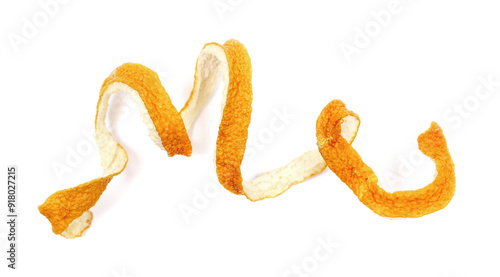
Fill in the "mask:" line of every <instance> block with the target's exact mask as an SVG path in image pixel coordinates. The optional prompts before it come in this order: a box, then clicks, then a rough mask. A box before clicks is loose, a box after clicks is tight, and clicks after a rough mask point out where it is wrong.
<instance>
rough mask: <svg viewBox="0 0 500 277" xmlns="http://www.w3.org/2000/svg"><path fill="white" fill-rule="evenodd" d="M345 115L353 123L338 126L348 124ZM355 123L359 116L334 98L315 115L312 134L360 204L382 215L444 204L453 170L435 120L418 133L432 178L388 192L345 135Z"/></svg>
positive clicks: (418, 211) (405, 213)
mask: <svg viewBox="0 0 500 277" xmlns="http://www.w3.org/2000/svg"><path fill="white" fill-rule="evenodd" d="M346 119H348V121H351V122H353V124H357V125H355V126H354V125H353V126H351V127H347V128H346V127H345V126H342V125H346V124H347V125H350V124H349V123H347V121H346ZM356 122H357V123H356ZM358 126H359V117H358V116H357V115H356V114H355V113H353V112H352V111H349V110H347V109H346V107H345V105H344V103H342V101H340V100H334V101H332V102H330V103H329V104H328V105H327V106H326V107H325V108H324V109H323V111H322V112H321V114H320V116H319V117H318V120H317V122H316V136H317V139H318V148H319V151H320V153H321V156H322V157H323V159H324V160H325V161H326V164H327V165H328V167H329V168H330V169H331V170H332V171H333V172H334V173H335V174H336V175H337V176H338V177H339V178H340V179H341V180H342V181H343V182H344V183H346V184H347V186H349V188H350V189H351V190H352V191H353V192H354V194H355V195H357V196H358V198H359V200H360V201H361V202H362V203H363V204H365V205H366V206H367V207H368V208H370V209H371V210H372V211H374V212H375V213H377V214H379V215H381V216H385V217H421V216H423V215H426V214H429V213H433V212H435V211H438V210H441V209H443V208H444V207H446V205H448V203H449V202H450V201H451V199H452V198H453V195H454V193H455V170H454V164H453V161H452V159H451V156H450V153H449V151H448V147H447V145H446V139H445V137H444V135H443V131H442V130H441V128H440V127H439V125H438V124H437V123H436V122H432V123H431V126H430V128H429V129H427V131H425V132H424V133H422V134H421V135H420V136H419V137H418V145H419V149H420V151H422V153H424V154H425V155H426V156H428V157H430V158H431V159H432V160H433V161H434V162H435V163H436V170H437V174H436V176H435V179H434V181H433V182H432V183H430V184H429V185H427V186H425V187H423V188H421V189H418V190H414V191H411V190H409V191H396V192H394V193H388V192H386V191H385V190H383V189H382V188H381V187H380V186H379V184H378V182H379V181H378V178H377V176H376V175H375V173H374V172H373V170H372V169H371V168H370V167H368V166H367V165H366V164H365V163H364V162H363V161H362V160H361V157H360V156H359V154H358V153H357V152H356V150H354V148H353V147H352V145H351V144H350V143H349V142H348V141H347V140H346V139H345V137H346V135H347V136H348V134H345V132H347V133H349V132H351V130H356V131H357V128H358ZM343 133H344V134H343ZM351 133H352V132H351ZM352 135H355V134H354V133H353V134H352Z"/></svg>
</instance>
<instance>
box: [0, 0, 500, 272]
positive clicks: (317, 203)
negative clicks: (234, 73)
mask: <svg viewBox="0 0 500 277" xmlns="http://www.w3.org/2000/svg"><path fill="white" fill-rule="evenodd" d="M46 2H48V0H41V2H40V3H46ZM389 3H390V1H388V0H382V1H380V0H377V1H335V2H334V1H245V0H242V1H235V0H233V1H230V2H227V0H220V1H212V0H206V1H175V2H174V1H162V2H160V1H68V3H66V4H58V6H57V7H58V8H57V9H55V8H54V7H52V12H51V13H52V16H49V17H47V20H46V22H44V15H43V13H46V11H44V9H43V7H42V6H41V5H40V4H39V2H37V1H33V0H30V1H2V4H0V23H1V24H0V28H1V29H0V33H1V39H0V55H1V56H0V60H1V64H0V76H1V86H2V92H1V102H2V108H1V116H0V122H1V125H0V126H1V129H2V131H1V132H2V133H1V144H0V150H1V152H0V159H1V165H2V168H3V169H2V170H3V171H4V172H5V173H3V174H2V176H4V178H6V177H5V176H6V167H7V165H10V164H15V165H17V166H18V172H19V191H18V201H19V207H18V212H19V214H20V218H19V220H20V223H19V231H18V239H19V243H18V245H19V248H18V258H19V259H18V268H19V270H17V271H13V270H10V269H7V265H6V261H5V260H4V258H2V259H1V260H2V262H0V272H1V273H0V275H1V276H38V275H42V276H45V275H48V274H50V275H51V276H109V277H117V276H129V277H130V276H133V277H139V276H299V275H287V274H288V273H289V272H288V270H291V269H292V267H294V266H298V267H300V268H301V270H302V272H303V273H304V274H308V275H309V276H429V277H430V276H432V277H434V276H440V277H458V276H499V275H500V268H499V266H498V261H499V259H500V252H499V249H500V236H499V235H498V234H499V233H500V227H499V224H498V220H499V212H500V201H498V195H499V194H500V186H499V185H500V184H499V182H500V181H499V180H498V171H499V168H500V167H499V166H500V162H499V160H498V157H499V156H500V146H499V141H500V132H499V130H500V125H499V124H498V123H499V119H500V109H499V108H498V105H499V104H500V87H498V86H497V87H493V89H492V91H491V92H490V91H488V90H485V89H484V88H483V89H482V90H480V92H481V93H482V94H481V95H480V96H481V98H482V99H478V98H477V96H475V94H474V93H475V90H476V88H477V87H478V86H481V82H480V81H479V79H480V78H486V79H487V78H488V76H491V77H490V78H491V79H492V80H494V81H496V82H499V81H500V70H499V68H498V66H499V65H500V51H499V49H500V36H499V34H498V27H499V26H500V14H499V11H500V4H499V3H498V1H493V0H491V1H430V0H420V1H410V0H401V1H400V2H396V4H395V5H396V6H397V5H398V4H397V3H399V6H398V8H397V12H396V13H392V15H391V18H390V20H388V21H389V22H387V24H385V25H387V26H382V27H380V24H379V23H374V22H376V21H375V19H374V16H373V13H376V14H380V11H382V10H384V11H388V5H389ZM214 5H219V6H220V7H221V8H223V7H224V5H226V8H227V7H229V8H228V10H226V11H225V12H224V11H221V10H219V12H218V10H217V9H216V8H215V7H214ZM389 10H390V9H389ZM34 16H35V19H33V17H34ZM23 18H26V20H27V21H29V22H34V21H36V22H35V23H37V24H38V25H39V27H37V31H36V33H34V34H33V33H32V34H31V37H29V38H27V37H26V36H25V40H23V41H22V42H21V43H20V44H19V45H16V44H13V43H12V42H11V40H10V39H11V38H12V37H13V36H19V37H21V36H23V34H22V29H23V28H26V27H23V26H25V25H26V24H28V23H26V21H24V20H23ZM377 24H378V25H377ZM367 26H368V27H369V28H372V29H370V30H371V31H372V33H371V35H372V36H371V37H369V39H370V41H369V42H366V43H365V45H360V44H359V42H358V46H360V47H358V48H357V49H358V51H357V52H356V53H354V54H352V55H348V57H349V58H350V62H349V61H348V59H347V56H346V55H345V54H344V53H343V51H342V48H341V45H344V46H345V45H346V44H349V45H352V46H353V47H356V44H355V37H356V36H357V34H358V33H357V31H356V29H357V28H359V29H360V30H362V31H363V32H366V31H365V28H366V27H367ZM377 26H379V27H380V30H377V29H376V28H377ZM28 35H29V34H28ZM358 35H359V34H358ZM19 37H17V38H18V39H19ZM230 38H235V39H238V40H239V41H240V42H242V43H243V44H244V45H245V46H246V47H247V49H248V52H249V54H250V57H251V59H252V66H253V79H252V82H253V90H254V102H253V114H252V123H251V124H250V130H249V136H250V137H253V138H254V140H255V141H256V142H257V143H259V145H261V146H260V148H262V150H257V151H256V153H257V154H256V155H254V159H252V160H251V161H249V160H248V156H247V157H246V159H245V160H244V162H243V169H242V170H243V174H244V178H245V179H247V180H248V179H251V178H254V177H255V176H257V175H258V174H260V173H263V172H266V171H269V170H272V169H275V168H277V167H280V166H283V165H284V164H286V163H287V162H288V161H290V160H291V159H293V158H295V157H297V156H298V155H300V154H301V153H303V152H304V151H306V150H310V149H313V148H314V147H316V137H315V123H316V119H317V116H318V115H319V113H320V112H321V109H322V108H323V107H324V106H325V105H326V104H327V103H328V102H329V101H331V100H333V99H341V100H342V101H344V103H346V105H347V108H349V109H351V110H353V111H354V112H356V113H358V114H359V116H360V118H361V126H360V130H359V133H358V136H357V138H356V140H355V142H354V144H353V145H354V147H355V148H356V149H357V151H358V152H359V153H360V155H361V157H362V158H363V159H364V161H365V162H366V163H367V164H368V165H369V166H371V167H372V168H373V169H374V171H375V172H376V173H377V175H378V176H379V178H380V179H381V180H382V181H383V183H384V184H383V186H384V188H385V189H386V190H388V191H394V190H405V189H416V188H419V187H423V186H425V185H426V184H428V183H430V182H431V181H432V179H433V174H434V171H435V167H434V165H433V163H432V161H430V160H425V161H423V162H422V163H419V162H418V159H416V158H415V157H414V153H415V151H416V150H417V149H418V148H417V141H416V139H417V136H418V135H419V134H420V133H422V132H423V131H425V130H426V129H427V128H428V127H429V126H430V123H431V121H436V122H438V123H439V124H440V125H441V127H442V128H443V130H444V134H445V136H446V138H447V141H448V146H449V149H450V153H451V155H452V157H453V159H454V162H455V165H456V179H457V183H456V194H455V197H454V198H453V199H452V201H451V203H450V204H449V205H448V206H447V207H446V208H445V209H443V210H441V211H438V212H436V213H433V214H430V215H427V216H424V217H422V218H418V219H406V220H391V219H387V218H383V217H380V216H378V215H376V214H374V213H373V212H372V211H371V210H370V209H368V208H367V207H365V206H364V205H363V204H362V203H361V202H359V200H358V199H357V197H356V196H355V195H354V194H353V193H352V191H351V190H350V189H349V188H348V187H347V186H346V185H345V184H344V183H342V182H341V181H340V180H339V179H338V178H337V177H336V175H335V174H334V173H332V172H331V171H330V170H329V169H327V170H326V171H325V172H323V173H321V174H319V175H317V176H316V177H314V178H312V179H310V180H307V181H306V182H304V183H302V184H299V185H296V186H294V187H292V188H291V189H290V190H289V191H287V192H285V193H284V194H282V195H281V196H279V197H277V198H274V199H267V200H263V201H260V202H255V203H253V202H250V201H249V200H247V199H246V198H245V197H243V196H236V195H233V194H231V193H229V192H228V191H226V190H224V189H223V188H222V187H221V186H220V185H219V184H217V186H215V187H216V188H217V189H216V190H215V192H214V191H211V192H213V193H214V194H216V196H213V195H209V196H212V197H211V198H208V201H206V202H207V203H205V205H204V206H203V207H202V209H198V211H199V214H197V215H193V216H190V217H188V219H189V222H188V221H186V219H185V218H184V217H183V215H182V213H181V212H180V208H181V207H186V206H191V207H193V201H196V200H200V199H198V198H199V197H200V196H199V194H198V193H197V192H199V191H203V190H206V189H207V187H208V188H209V189H211V188H213V187H212V186H211V183H212V175H214V174H213V173H214V171H215V170H214V166H213V152H214V148H215V140H216V136H217V127H218V124H219V122H218V119H219V117H220V101H221V94H220V90H221V86H220V84H219V85H218V86H217V91H216V94H215V96H214V97H213V99H212V100H211V102H210V104H209V106H208V107H207V108H206V109H205V110H204V111H203V113H202V114H201V117H200V118H199V119H198V120H197V121H196V123H195V125H194V126H193V129H192V131H191V132H190V137H191V139H192V144H193V155H192V156H191V157H189V158H186V157H180V156H176V157H173V158H169V157H168V155H167V153H166V152H163V151H160V150H159V149H158V148H157V147H156V146H155V145H154V143H152V142H151V140H150V139H149V137H148V136H147V129H146V127H145V125H144V124H143V123H142V121H141V119H140V117H139V115H138V112H137V110H136V109H135V107H133V106H130V107H129V106H128V104H130V100H129V99H128V96H126V95H121V94H120V95H117V96H116V97H114V99H113V103H112V105H111V111H110V115H109V118H108V119H110V120H109V121H108V123H109V125H110V128H111V131H112V133H113V135H114V136H115V138H116V139H117V140H118V142H119V143H121V144H122V145H123V146H124V147H125V149H126V150H127V152H128V155H129V158H130V160H129V164H128V167H127V168H126V169H125V171H124V172H123V173H122V174H121V175H119V176H118V177H116V178H115V179H114V180H113V181H112V182H111V183H110V185H109V186H108V189H107V190H106V191H105V192H104V194H103V195H102V197H101V199H100V200H99V202H98V203H97V205H96V206H95V207H94V208H92V211H93V213H94V221H93V225H92V227H91V228H90V229H89V230H88V231H87V232H86V233H85V234H84V236H83V237H81V238H77V239H74V240H67V239H64V238H63V237H61V236H57V235H54V234H53V233H52V232H51V226H50V224H49V222H48V221H47V220H46V219H45V218H44V217H43V216H42V215H40V214H39V213H38V210H37V206H38V205H40V204H42V203H43V202H44V201H45V199H46V198H47V197H48V196H49V195H50V194H52V193H53V192H55V191H57V190H60V189H64V188H68V187H72V186H75V185H78V184H80V183H83V182H86V181H89V180H91V179H93V178H96V177H98V176H100V174H101V173H102V172H101V168H100V163H99V155H98V150H97V148H96V146H95V144H94V141H93V140H89V139H88V138H87V136H86V135H84V134H83V132H87V131H91V130H92V129H93V123H94V115H95V107H96V103H97V99H98V93H99V89H100V86H101V84H102V82H103V81H104V79H105V78H106V77H107V76H108V75H109V74H110V73H111V72H112V71H113V69H114V68H116V67H118V66H119V65H121V64H122V63H125V62H136V63H141V64H143V65H145V66H148V67H150V68H151V69H153V70H155V71H157V72H158V74H159V75H160V79H161V80H162V83H163V86H164V87H165V89H166V90H167V92H168V93H169V94H170V97H171V99H172V101H173V103H174V105H175V106H176V107H177V108H178V109H180V108H182V106H183V105H184V103H185V101H186V100H187V99H188V96H189V93H190V91H191V88H192V82H193V74H194V67H195V63H196V58H197V55H198V54H199V52H200V50H201V49H202V47H203V45H204V44H205V43H208V42H219V43H224V42H225V41H226V40H227V39H230ZM464 104H465V106H464ZM459 109H463V110H464V111H465V112H464V113H462V114H460V113H458V110H459ZM284 110H285V111H286V112H287V113H289V114H292V115H293V118H291V119H290V120H289V121H288V122H287V124H283V126H284V128H282V129H280V130H275V131H272V130H271V129H270V128H269V125H270V122H272V121H273V122H274V120H276V119H273V118H276V111H278V112H283V111H284ZM273 111H274V112H273ZM282 123H283V122H282ZM269 130H271V132H270V131H269ZM85 146H90V148H88V147H87V148H85ZM78 147H80V154H78V153H77V155H78V158H75V157H72V158H71V161H72V162H73V163H72V165H71V166H70V165H69V164H68V162H67V159H68V157H69V156H71V155H74V153H73V154H71V153H72V151H77V150H78ZM247 147H249V148H250V145H248V146H247ZM254 149H255V147H254ZM416 161H417V162H416ZM57 165H66V166H68V168H69V169H70V170H69V171H65V172H64V173H63V174H62V175H61V172H59V173H60V174H59V177H58V174H57V173H56V171H55V170H54V166H57ZM401 169H404V170H403V171H401ZM386 176H393V177H394V176H396V177H397V178H396V180H397V181H388V180H387V178H386ZM399 179H401V180H399ZM5 183H6V181H4V184H5ZM0 197H1V199H2V200H1V201H0V204H1V206H2V207H1V208H0V210H2V211H3V212H2V214H3V216H5V210H6V207H5V206H6V188H4V189H0ZM202 204H203V203H202ZM198 208H200V205H199V203H198ZM1 222H4V219H2V220H1ZM6 233H7V226H6V224H1V225H0V235H1V239H0V246H1V247H0V248H1V249H5V248H6V247H7V243H6V239H5V238H6ZM320 240H324V241H327V240H331V241H333V242H335V244H337V246H338V247H336V248H335V249H334V250H333V251H332V252H331V253H328V252H325V251H323V252H321V254H322V255H323V256H322V258H321V260H322V261H317V260H315V259H317V258H314V253H315V251H316V249H319V248H318V247H320V243H319V242H318V241H320ZM2 252H3V253H4V254H0V257H4V256H5V255H6V253H5V251H4V250H2ZM325 253H328V255H326V254H325ZM325 255H326V256H325ZM304 266H305V268H304ZM303 276H305V275H303Z"/></svg>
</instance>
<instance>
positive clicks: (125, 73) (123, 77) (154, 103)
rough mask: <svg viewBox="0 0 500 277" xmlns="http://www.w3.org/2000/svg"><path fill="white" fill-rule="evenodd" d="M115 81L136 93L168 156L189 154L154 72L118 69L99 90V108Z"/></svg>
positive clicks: (188, 143) (180, 125)
mask: <svg viewBox="0 0 500 277" xmlns="http://www.w3.org/2000/svg"><path fill="white" fill-rule="evenodd" d="M114 82H120V83H124V84H127V85H128V86H129V87H131V88H133V89H134V90H136V91H137V92H138V93H139V96H140V97H141V99H142V101H143V102H144V105H145V106H146V109H147V110H148V113H149V116H150V117H151V120H152V121H153V123H154V125H155V127H156V131H157V132H158V134H159V136H160V138H161V142H162V144H163V147H164V148H165V150H167V152H168V155H169V156H173V155H177V154H180V155H185V156H190V155H191V152H192V147H191V141H190V140H189V136H188V134H187V131H186V128H185V127H184V122H183V121H182V118H181V116H180V115H179V112H178V111H177V109H176V108H175V107H174V105H173V104H172V101H171V100H170V97H169V96H168V94H167V92H166V91H165V89H164V88H163V86H162V85H161V82H160V78H159V77H158V75H157V74H156V73H155V72H154V71H153V70H151V69H149V68H147V67H145V66H143V65H140V64H134V63H126V64H123V65H122V66H120V67H118V68H117V69H116V70H115V71H114V72H113V73H112V74H111V76H109V77H108V78H107V79H106V80H105V81H104V84H103V85H102V87H101V93H100V95H99V102H98V103H97V107H98V108H99V105H100V103H101V99H102V95H103V94H104V92H105V91H106V88H107V87H108V86H109V85H111V84H112V83H114ZM96 123H97V116H96Z"/></svg>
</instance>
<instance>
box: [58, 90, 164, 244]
mask: <svg viewBox="0 0 500 277" xmlns="http://www.w3.org/2000/svg"><path fill="white" fill-rule="evenodd" d="M119 91H123V92H126V93H128V94H129V95H130V97H131V98H132V100H134V102H135V104H136V105H137V109H138V110H139V113H140V115H141V117H142V120H143V121H144V123H145V124H146V126H147V128H148V131H149V137H150V138H151V140H153V142H154V143H155V144H156V145H157V146H158V147H160V149H162V150H165V148H164V147H163V144H162V142H161V138H160V135H159V134H158V131H156V127H155V126H154V123H153V120H151V117H150V116H149V113H148V110H147V109H146V106H145V105H144V102H143V101H142V99H141V96H140V95H139V93H138V92H137V91H136V90H134V89H133V88H131V87H129V86H128V85H126V84H124V83H120V82H115V83H112V84H110V85H109V86H108V88H107V89H106V91H105V92H104V94H103V96H102V98H101V102H100V104H99V108H98V110H97V122H96V143H97V146H98V147H99V154H100V156H101V165H102V167H103V168H104V171H103V177H106V176H109V175H111V174H114V173H117V172H120V171H122V170H123V168H124V167H125V165H126V164H127V160H128V157H127V153H126V152H125V149H123V148H122V147H121V146H119V145H118V143H117V142H116V141H115V139H114V138H113V136H112V135H111V133H110V132H109V130H108V128H107V127H106V115H107V113H108V108H109V99H110V98H111V95H113V94H115V93H117V92H119ZM91 223H92V213H91V212H90V211H86V212H84V213H83V214H82V215H81V216H80V217H79V218H77V219H75V220H73V221H72V222H71V224H70V225H69V226H68V228H66V230H64V232H63V233H62V234H61V235H62V236H63V237H66V238H75V237H79V236H81V234H82V233H83V231H85V230H86V229H87V228H88V227H89V226H90V224H91Z"/></svg>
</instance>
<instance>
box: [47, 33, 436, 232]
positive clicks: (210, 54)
mask: <svg viewBox="0 0 500 277" xmlns="http://www.w3.org/2000/svg"><path fill="white" fill-rule="evenodd" d="M219 73H221V75H222V80H223V84H224V87H223V90H222V93H223V97H222V117H221V122H220V125H219V133H218V137H217V144H216V153H215V154H216V155H215V163H216V171H217V176H218V179H219V182H220V183H221V184H222V185H223V186H224V187H225V188H226V189H227V190H229V191H231V192H232V193H235V194H243V195H245V196H246V197H247V198H248V199H250V200H252V201H257V200H261V199H265V198H270V197H276V196H278V195H280V194H282V193H283V192H284V191H286V190H288V189H289V188H290V187H291V186H292V185H294V184H297V183H300V182H303V181H304V180H306V179H307V178H309V177H311V176H313V175H315V174H317V173H320V172H321V171H323V170H324V169H325V168H326V166H327V163H326V162H325V161H327V162H329V161H330V160H331V159H330V158H329V157H330V156H329V155H330V154H329V152H328V153H326V152H325V150H324V149H325V147H324V146H322V144H320V143H318V146H320V147H319V149H318V148H316V149H314V150H311V151H307V152H305V153H304V154H302V155H301V156H299V157H298V158H296V159H294V160H293V161H291V162H290V163H289V164H287V165H286V166H284V167H281V168H278V169H276V170H274V171H271V172H268V173H265V174H263V175H261V176H259V177H257V178H256V179H254V180H252V181H244V180H243V178H242V175H241V169H240V168H241V163H242V160H243V156H244V153H245V148H246V141H247V137H248V126H249V124H250V116H251V112H252V106H251V105H252V98H253V94H252V85H251V77H252V67H251V63H250V57H249V56H248V53H247V50H246V49H245V47H244V46H243V45H242V44H241V43H239V42H238V41H236V40H229V41H227V42H226V43H224V45H220V44H217V43H208V44H206V45H205V46H204V48H203V49H202V51H201V53H200V55H199V56H198V59H197V62H196V70H195V76H194V85H193V90H192V92H191V95H190V97H189V99H188V101H187V102H186V104H185V106H184V107H183V108H182V110H181V111H180V112H178V111H177V110H176V108H175V107H174V106H173V105H172V103H171V101H170V98H169V96H168V94H167V93H166V91H165V89H164V88H163V86H162V85H161V82H160V79H159V77H158V75H157V74H156V73H155V72H153V71H152V70H150V69H149V68H147V67H145V66H142V65H140V64H133V63H126V64H123V65H122V66H120V67H118V68H117V69H115V71H113V72H112V73H111V75H110V76H109V77H108V78H107V79H106V80H105V81H104V83H103V85H102V87H101V91H100V94H99V101H98V103H97V113H96V118H95V128H96V142H97V146H98V147H99V153H100V156H101V166H102V167H103V169H104V170H103V176H102V177H100V178H97V179H94V180H92V181H89V182H86V183H84V184H81V185H78V186H76V187H73V188H69V189H65V190H61V191H57V192H55V193H54V194H52V195H51V196H49V197H48V198H47V199H46V201H45V202H44V203H43V204H42V205H40V206H39V211H40V213H41V214H43V215H44V216H45V217H47V219H48V220H49V221H50V223H51V224H52V231H53V232H54V233H55V234H59V235H62V236H63V237H66V238H75V237H79V236H81V235H82V233H83V232H84V231H85V230H86V229H87V228H89V226H90V225H91V222H92V213H91V212H90V210H89V209H90V208H91V207H93V206H94V205H95V204H96V203H97V201H98V200H99V198H100V196H101V195H102V193H103V192H104V190H105V189H106V187H107V185H108V183H109V182H110V181H111V180H112V179H113V177H114V176H116V175H118V174H120V173H121V172H122V171H123V170H124V169H125V166H126V164H127V161H128V157H127V153H126V152H125V149H124V148H123V147H122V146H121V145H120V144H119V143H118V142H116V141H115V139H114V138H113V136H112V135H111V133H110V132H109V131H108V129H107V128H106V122H105V120H106V114H107V110H108V102H109V99H110V97H111V95H113V94H114V93H116V92H118V91H123V92H126V93H128V94H129V95H130V96H131V98H132V99H133V100H134V101H135V102H136V105H137V107H138V109H139V111H140V114H141V116H142V118H143V121H144V123H145V124H146V126H147V127H148V130H149V136H150V137H151V139H152V140H153V142H154V143H155V144H156V145H157V146H158V147H160V149H162V150H166V151H167V153H168V155H169V156H173V155H177V154H180V155H185V156H189V155H191V152H192V147H191V142H190V140H189V136H188V131H189V129H190V127H191V125H192V123H193V122H194V120H195V119H196V117H197V116H198V114H199V113H200V112H201V110H202V109H203V108H204V107H205V105H206V104H207V102H208V100H209V99H210V96H211V94H212V92H213V88H214V86H215V82H216V79H217V76H218V74H219ZM322 115H323V114H322ZM335 116H336V118H337V119H338V122H337V123H338V125H336V128H337V127H338V128H340V129H339V132H340V133H339V135H340V136H341V137H342V140H341V141H342V143H343V144H346V145H349V146H350V144H351V143H352V142H353V140H354V138H355V137H356V133H357V130H358V126H359V118H358V117H357V116H356V115H355V114H354V113H352V112H348V111H347V110H345V109H344V110H341V112H339V111H337V112H336V113H335ZM320 118H321V117H320ZM318 122H319V120H318ZM318 126H319V125H318ZM318 130H320V129H318ZM321 130H323V129H321ZM431 139H432V138H431ZM339 140H340V139H339ZM322 148H323V149H322ZM326 149H328V146H326ZM345 149H347V150H349V148H348V147H347V146H345ZM350 149H352V148H350ZM320 150H321V153H320ZM329 151H330V150H329ZM352 151H354V150H353V149H352ZM325 153H326V154H325ZM354 153H355V151H354ZM345 158H346V159H349V158H350V156H349V155H348V156H346V157H345ZM330 168H332V167H331V166H330ZM332 170H333V168H332ZM375 178H376V177H375ZM343 180H344V179H343ZM346 180H347V179H346ZM348 181H349V180H348ZM355 192H356V191H355ZM360 199H361V198H360ZM363 203H364V202H363ZM365 204H366V203H365Z"/></svg>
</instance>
